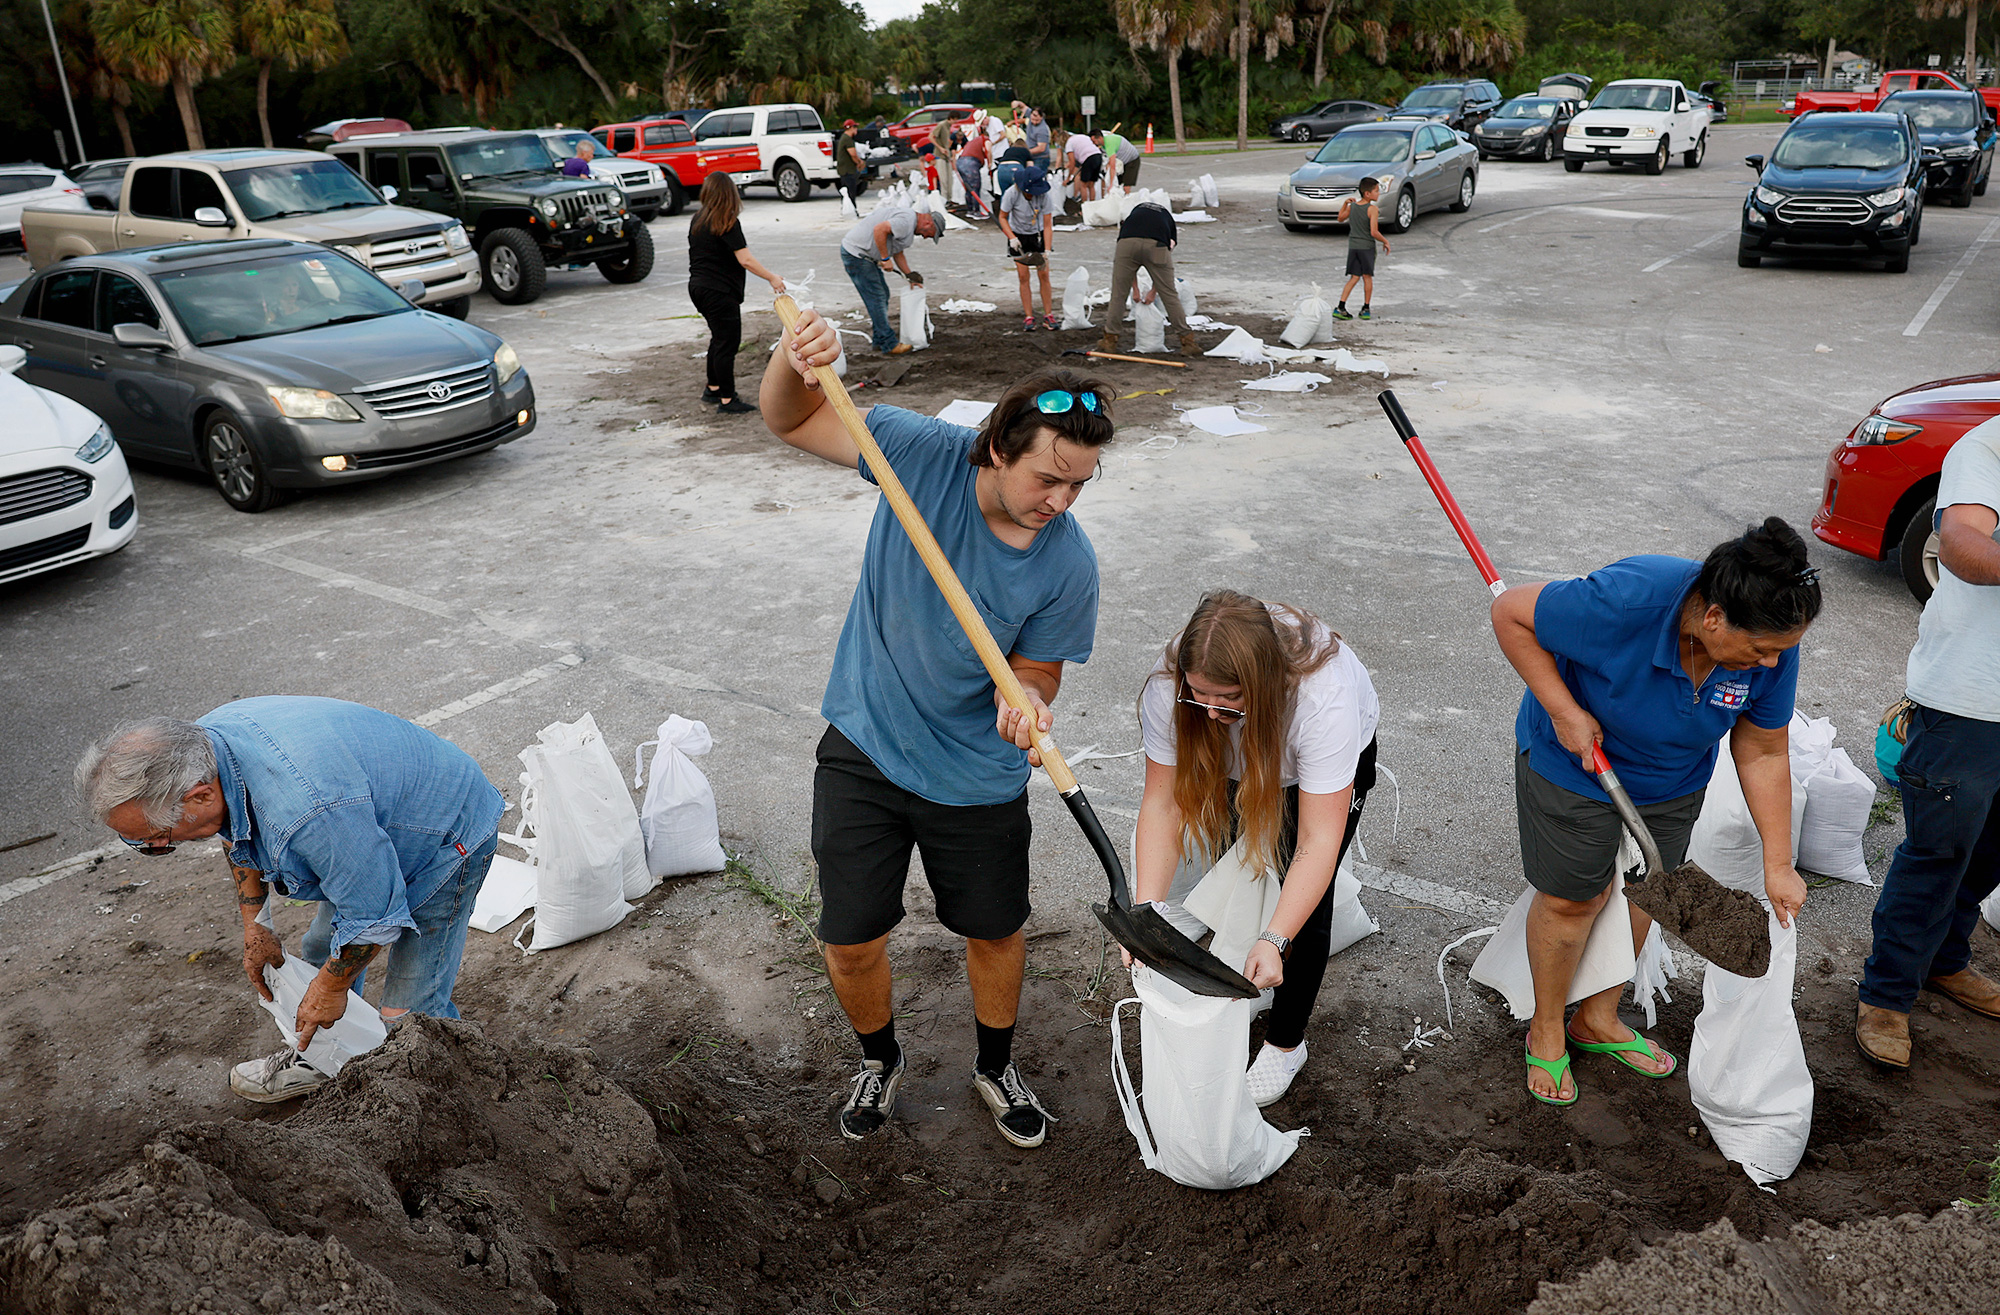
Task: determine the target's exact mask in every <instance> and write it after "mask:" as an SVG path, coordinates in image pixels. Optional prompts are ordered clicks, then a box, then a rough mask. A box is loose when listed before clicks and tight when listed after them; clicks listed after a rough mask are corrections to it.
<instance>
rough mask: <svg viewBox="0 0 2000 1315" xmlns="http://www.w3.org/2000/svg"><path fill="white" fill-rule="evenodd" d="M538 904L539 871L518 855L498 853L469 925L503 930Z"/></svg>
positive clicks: (475, 903) (482, 885)
mask: <svg viewBox="0 0 2000 1315" xmlns="http://www.w3.org/2000/svg"><path fill="white" fill-rule="evenodd" d="M534 906H535V870H534V869H533V868H531V867H529V866H528V865H527V864H526V863H523V862H522V861H521V860H520V859H518V858H508V857H507V856H506V855H505V854H495V855H494V856H493V866H491V867H489V868H488V869H486V880H485V881H484V882H482V883H481V884H480V887H479V898H478V899H476V900H474V901H473V902H472V920H471V921H470V922H469V923H467V924H466V925H467V926H469V927H471V928H472V929H473V930H474V931H484V932H495V931H499V930H500V929H501V928H502V927H505V926H506V925H507V924H508V923H510V922H512V921H514V919H516V918H518V917H520V916H521V915H522V914H523V913H526V912H527V911H528V910H529V909H531V908H533V907H534Z"/></svg>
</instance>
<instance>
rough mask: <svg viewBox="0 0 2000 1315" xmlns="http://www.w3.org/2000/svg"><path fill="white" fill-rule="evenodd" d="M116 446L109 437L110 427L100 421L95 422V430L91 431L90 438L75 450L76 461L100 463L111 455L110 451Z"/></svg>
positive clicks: (115, 442)
mask: <svg viewBox="0 0 2000 1315" xmlns="http://www.w3.org/2000/svg"><path fill="white" fill-rule="evenodd" d="M117 446H118V443H117V441H116V440H115V439H113V438H112V437H111V426H110V425H107V424H105V423H104V422H103V421H102V420H100V421H98V422H97V428H96V429H94V430H92V431H91V434H90V437H89V438H87V439H85V440H84V441H83V446H82V447H80V448H78V449H77V450H76V459H77V460H78V461H102V460H104V458H105V457H107V456H109V455H110V454H111V449H112V448H114V447H117Z"/></svg>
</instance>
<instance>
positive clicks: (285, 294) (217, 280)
mask: <svg viewBox="0 0 2000 1315" xmlns="http://www.w3.org/2000/svg"><path fill="white" fill-rule="evenodd" d="M154 281H155V282H156V283H157V284H158V285H159V288H160V291H161V292H162V293H164V294H165V295H166V298H167V305H169V306H171V307H172V308H173V312H174V317H175V318H176V319H178V320H179V321H180V322H181V327H182V328H184V329H186V330H187V334H188V337H190V338H192V339H194V341H195V344H196V345H197V346H201V347H218V346H221V345H222V344H223V343H230V342H242V341H244V340H245V339H249V338H271V337H275V336H277V335H279V334H284V333H300V332H303V331H304V330H307V329H319V328H324V327H325V326H327V325H329V324H346V323H349V322H351V321H354V320H372V319H375V318H377V317H378V316H383V315H395V314H397V313H399V312H401V311H407V310H415V309H416V308H415V307H414V306H412V305H410V303H409V302H407V301H404V300H403V299H402V298H401V297H399V296H397V295H396V294H395V293H394V292H391V291H390V290H389V287H388V285H387V284H385V283H383V282H382V280H380V279H378V278H376V277H375V276H374V275H373V274H370V273H369V272H368V271H367V270H365V269H362V268H361V267H360V266H359V265H356V264H355V263H353V262H352V261H350V260H347V259H345V258H344V257H341V256H335V255H321V256H315V255H312V254H311V253H310V252H306V251H297V252H282V251H281V252H278V253H276V254H274V255H273V256H272V257H271V258H270V259H268V260H256V261H250V262H246V263H242V264H230V265H208V266H204V267H202V268H200V269H187V270H177V271H175V272H173V273H169V274H162V275H160V276H158V277H157V278H156V279H155V280H154Z"/></svg>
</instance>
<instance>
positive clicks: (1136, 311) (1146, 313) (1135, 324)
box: [1132, 301, 1167, 354]
mask: <svg viewBox="0 0 2000 1315" xmlns="http://www.w3.org/2000/svg"><path fill="white" fill-rule="evenodd" d="M1132 350H1133V351H1135V352H1139V353H1142V354H1143V353H1145V352H1163V351H1165V350H1167V313H1166V311H1164V310H1162V309H1161V308H1160V306H1159V304H1158V303H1157V302H1155V303H1150V304H1149V303H1147V302H1143V301H1142V302H1137V303H1135V304H1134V305H1133V307H1132Z"/></svg>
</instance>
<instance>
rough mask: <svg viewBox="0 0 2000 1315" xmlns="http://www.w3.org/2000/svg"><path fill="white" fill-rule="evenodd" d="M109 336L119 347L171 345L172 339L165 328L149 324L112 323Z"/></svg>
mask: <svg viewBox="0 0 2000 1315" xmlns="http://www.w3.org/2000/svg"><path fill="white" fill-rule="evenodd" d="M111 336H112V338H113V339H115V340H116V341H117V343H118V345H119V346H120V347H172V346H173V345H174V340H173V339H172V338H171V337H169V336H168V335H167V331H166V330H165V329H156V328H154V327H153V326H152V325H150V324H114V325H112V326H111Z"/></svg>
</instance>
